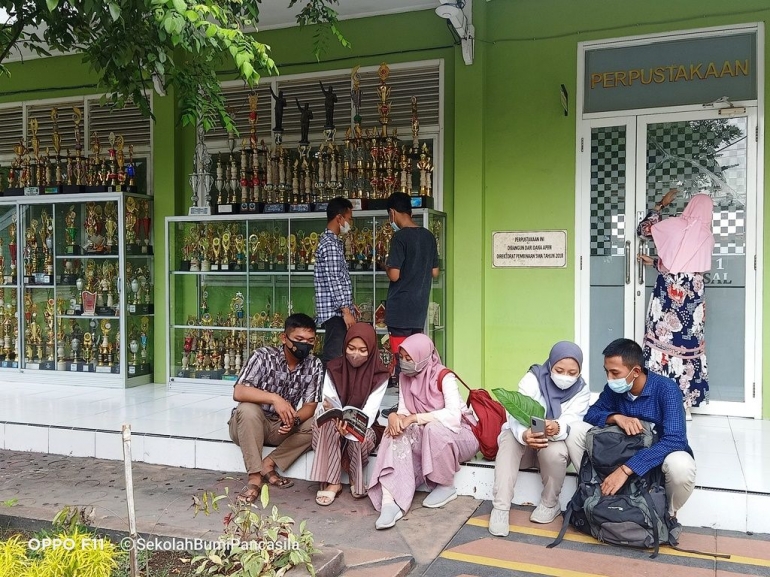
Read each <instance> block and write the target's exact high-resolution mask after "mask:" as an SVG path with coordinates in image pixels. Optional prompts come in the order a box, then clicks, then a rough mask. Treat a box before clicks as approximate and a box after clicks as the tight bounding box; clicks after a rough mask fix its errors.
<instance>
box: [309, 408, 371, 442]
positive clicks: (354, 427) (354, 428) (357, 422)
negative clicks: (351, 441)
mask: <svg viewBox="0 0 770 577" xmlns="http://www.w3.org/2000/svg"><path fill="white" fill-rule="evenodd" d="M332 419H340V420H341V421H344V422H345V423H346V424H347V429H348V433H350V434H351V435H353V436H354V437H355V438H356V439H357V440H358V442H363V440H364V437H366V429H368V428H369V417H367V416H366V413H364V412H363V411H362V410H361V409H358V408H356V407H351V406H347V407H342V408H341V409H340V408H337V407H335V408H332V409H328V410H326V411H324V412H323V413H321V414H319V415H318V416H317V417H316V418H315V422H316V425H318V426H319V427H320V426H321V425H323V424H324V423H326V422H328V421H331V420H332Z"/></svg>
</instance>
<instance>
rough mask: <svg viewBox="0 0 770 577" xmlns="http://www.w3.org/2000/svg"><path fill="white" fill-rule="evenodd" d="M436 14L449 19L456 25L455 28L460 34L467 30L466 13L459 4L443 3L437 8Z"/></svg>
mask: <svg viewBox="0 0 770 577" xmlns="http://www.w3.org/2000/svg"><path fill="white" fill-rule="evenodd" d="M436 14H438V15H439V16H440V17H441V18H445V19H447V20H449V23H450V24H452V26H454V28H455V30H457V32H458V34H460V35H461V36H462V34H463V33H464V32H465V25H466V19H465V14H464V13H463V11H462V8H460V7H459V6H457V4H442V5H441V6H439V7H438V8H436Z"/></svg>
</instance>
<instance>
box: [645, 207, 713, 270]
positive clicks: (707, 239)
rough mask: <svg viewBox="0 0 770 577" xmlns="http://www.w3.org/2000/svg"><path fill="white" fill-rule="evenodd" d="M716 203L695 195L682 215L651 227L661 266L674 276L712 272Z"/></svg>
mask: <svg viewBox="0 0 770 577" xmlns="http://www.w3.org/2000/svg"><path fill="white" fill-rule="evenodd" d="M713 218H714V203H713V202H712V201H711V197H710V196H708V195H707V194H696V195H695V196H693V197H692V199H690V202H689V203H687V207H686V208H685V209H684V212H683V213H682V216H677V217H672V218H667V219H666V220H662V221H661V222H659V223H657V224H654V225H652V238H653V240H654V241H655V249H656V250H657V251H658V256H660V260H661V263H662V264H663V266H664V267H666V268H667V269H668V271H669V272H672V273H680V272H689V273H696V272H706V271H707V270H711V253H712V251H713V250H714V235H713V233H712V232H711V225H712V220H713Z"/></svg>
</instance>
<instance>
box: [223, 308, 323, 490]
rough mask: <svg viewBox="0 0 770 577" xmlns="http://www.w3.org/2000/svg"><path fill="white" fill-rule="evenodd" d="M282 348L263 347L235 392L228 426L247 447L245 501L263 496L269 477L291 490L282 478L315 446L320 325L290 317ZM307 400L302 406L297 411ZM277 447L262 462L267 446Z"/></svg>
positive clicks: (300, 316) (238, 442)
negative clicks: (316, 354)
mask: <svg viewBox="0 0 770 577" xmlns="http://www.w3.org/2000/svg"><path fill="white" fill-rule="evenodd" d="M280 338H281V342H282V343H283V346H282V347H262V348H259V349H257V350H256V351H254V354H253V355H252V356H251V358H250V359H249V360H248V362H247V363H246V365H245V366H244V367H243V370H242V371H241V374H240V375H239V377H238V381H237V382H236V383H235V389H234V390H233V400H235V401H238V406H237V407H236V408H235V409H233V414H232V416H231V417H230V421H229V422H228V425H229V427H230V438H231V439H232V440H233V441H234V442H235V444H236V445H238V446H239V447H240V448H241V451H242V452H243V461H244V463H245V464H246V472H247V473H248V475H249V480H248V483H247V486H246V488H245V489H244V490H243V492H242V493H241V495H240V497H241V498H242V499H243V500H246V501H248V502H252V501H254V499H257V498H258V497H259V492H260V489H261V487H262V483H263V478H264V480H265V481H267V482H268V483H270V485H272V486H273V487H279V488H287V487H291V486H292V485H294V481H292V480H290V479H286V478H284V477H281V476H280V475H279V474H278V473H277V472H276V471H275V467H276V466H278V467H279V468H280V469H281V470H282V471H285V470H286V469H287V468H289V467H290V466H291V464H292V463H293V462H294V461H296V460H297V458H298V457H299V456H300V455H302V453H304V452H305V451H307V450H308V449H309V448H310V443H311V441H312V438H313V434H312V430H311V428H310V426H311V424H312V418H313V413H314V412H315V408H316V401H317V396H318V391H319V390H320V386H321V382H322V378H323V369H322V366H321V360H320V359H318V358H316V357H314V356H313V355H311V354H310V352H311V351H312V350H313V345H314V344H315V338H316V327H315V322H314V321H313V319H311V318H310V317H309V316H307V315H305V314H302V313H297V314H293V315H291V316H289V317H288V318H287V319H286V322H285V324H284V331H283V333H282V334H281V337H280ZM300 401H302V407H301V408H300V409H299V410H296V407H297V406H298V405H299V403H300ZM265 444H267V445H271V446H274V447H276V449H275V450H274V451H273V452H272V453H270V455H269V456H267V457H266V458H265V459H262V448H263V447H264V445H265Z"/></svg>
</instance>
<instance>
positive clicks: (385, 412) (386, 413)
mask: <svg viewBox="0 0 770 577" xmlns="http://www.w3.org/2000/svg"><path fill="white" fill-rule="evenodd" d="M397 410H398V405H393V406H392V407H390V408H389V409H382V411H380V414H381V415H382V416H383V417H384V418H386V419H387V418H388V417H389V416H390V414H391V413H395V412H396V411H397Z"/></svg>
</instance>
